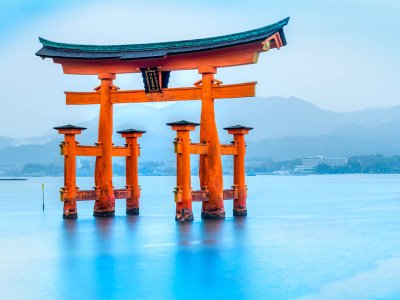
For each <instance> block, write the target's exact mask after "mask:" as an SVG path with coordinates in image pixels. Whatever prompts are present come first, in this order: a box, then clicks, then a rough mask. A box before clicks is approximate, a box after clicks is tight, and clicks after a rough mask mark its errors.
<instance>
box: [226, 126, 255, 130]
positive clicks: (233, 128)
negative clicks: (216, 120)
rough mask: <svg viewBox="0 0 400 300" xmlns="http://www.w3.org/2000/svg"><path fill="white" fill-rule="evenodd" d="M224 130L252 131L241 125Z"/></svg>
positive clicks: (250, 128)
mask: <svg viewBox="0 0 400 300" xmlns="http://www.w3.org/2000/svg"><path fill="white" fill-rule="evenodd" d="M224 129H225V130H253V127H247V126H243V125H235V126H230V127H225V128H224Z"/></svg>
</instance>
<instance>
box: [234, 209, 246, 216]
mask: <svg viewBox="0 0 400 300" xmlns="http://www.w3.org/2000/svg"><path fill="white" fill-rule="evenodd" d="M233 216H234V217H246V216H247V209H246V208H244V209H243V208H240V209H233Z"/></svg>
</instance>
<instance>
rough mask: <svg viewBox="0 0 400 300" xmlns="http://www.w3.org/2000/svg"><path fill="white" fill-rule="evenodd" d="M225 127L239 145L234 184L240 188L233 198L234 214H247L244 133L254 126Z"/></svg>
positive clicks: (234, 160)
mask: <svg viewBox="0 0 400 300" xmlns="http://www.w3.org/2000/svg"><path fill="white" fill-rule="evenodd" d="M224 129H225V130H228V133H229V134H233V143H234V145H236V147H237V153H236V155H234V158H233V184H234V186H235V187H237V189H238V198H237V199H234V200H233V216H234V217H240V216H247V207H246V198H247V186H246V171H245V162H244V158H245V155H246V142H245V140H244V135H245V134H248V133H249V131H250V130H252V129H253V128H251V127H245V126H241V125H236V126H232V127H226V128H224Z"/></svg>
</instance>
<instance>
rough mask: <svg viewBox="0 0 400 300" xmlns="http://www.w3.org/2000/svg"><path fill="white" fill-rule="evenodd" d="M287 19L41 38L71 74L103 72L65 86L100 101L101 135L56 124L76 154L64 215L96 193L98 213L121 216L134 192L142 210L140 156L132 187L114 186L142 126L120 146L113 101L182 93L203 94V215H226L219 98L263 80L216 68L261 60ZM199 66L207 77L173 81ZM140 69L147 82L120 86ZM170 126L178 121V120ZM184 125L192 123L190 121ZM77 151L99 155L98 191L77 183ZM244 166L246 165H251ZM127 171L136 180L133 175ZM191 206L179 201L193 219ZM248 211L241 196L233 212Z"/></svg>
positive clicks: (276, 44) (133, 156) (242, 93)
mask: <svg viewBox="0 0 400 300" xmlns="http://www.w3.org/2000/svg"><path fill="white" fill-rule="evenodd" d="M288 21H289V18H286V19H284V20H281V21H279V22H277V23H274V24H272V25H269V26H265V27H262V28H259V29H255V30H250V31H246V32H241V33H235V34H231V35H225V36H219V37H212V38H206V39H196V40H187V41H177V42H164V43H151V44H131V45H110V46H98V45H77V44H66V43H57V42H52V41H49V40H45V39H42V38H39V41H40V43H41V44H42V46H43V47H42V48H41V49H40V50H39V51H38V52H37V53H36V55H37V56H40V57H42V58H43V59H44V58H52V59H53V61H54V62H55V63H58V64H61V65H62V68H63V71H64V73H65V74H77V75H98V78H99V79H100V85H99V86H98V87H96V88H95V92H66V93H65V94H66V104H67V105H84V104H100V116H99V129H98V143H97V144H96V145H95V146H77V145H76V144H75V143H76V142H75V134H79V133H80V132H81V130H83V129H85V128H81V127H75V126H71V125H68V126H61V127H56V129H57V130H59V132H60V133H62V134H65V140H64V143H63V144H62V154H63V155H65V156H68V155H70V158H68V159H67V157H66V161H65V186H64V188H63V190H62V200H63V201H64V214H63V216H64V218H77V211H76V201H77V200H89V199H91V200H95V206H94V216H96V217H107V216H114V204H115V199H116V198H124V199H129V200H128V202H129V201H131V204H132V203H133V204H132V205H133V207H131V208H129V209H128V207H127V213H128V214H129V212H130V213H131V214H137V213H138V209H139V207H138V197H139V187H138V184H137V180H136V177H137V170H135V169H134V168H135V166H136V168H137V161H136V163H133V164H132V163H131V168H130V169H129V168H127V187H126V189H119V190H114V189H113V185H112V157H113V156H125V157H127V161H128V159H130V160H131V161H135V160H137V156H138V144H137V138H138V137H139V136H140V135H141V134H142V133H143V132H141V131H137V130H133V129H131V130H127V131H123V132H120V133H121V134H122V135H123V136H125V137H126V138H127V144H128V145H131V146H129V147H116V146H113V143H112V132H113V104H119V103H142V102H164V101H181V100H201V101H202V106H201V118H200V142H201V143H203V144H205V145H207V151H206V152H201V151H200V150H197V152H194V153H197V154H200V164H199V176H200V185H201V188H202V189H203V190H207V199H206V200H207V201H203V202H202V218H224V217H225V210H224V203H223V200H224V189H223V178H222V163H221V151H222V150H221V149H223V148H224V147H223V146H222V145H220V142H219V138H218V131H217V126H216V120H215V114H214V99H226V98H241V97H254V96H255V85H256V82H247V83H239V84H230V85H223V84H222V82H221V81H219V80H217V79H215V78H214V74H216V73H217V69H218V68H222V67H232V66H240V65H245V64H254V63H257V60H258V55H259V53H261V52H266V51H268V50H270V49H273V48H278V49H279V48H280V47H282V46H285V45H286V39H285V35H284V32H283V27H284V26H285V25H287V23H288ZM193 69H197V70H198V73H199V74H201V75H202V77H201V79H200V80H199V81H197V82H196V83H194V87H184V88H168V81H169V76H170V72H171V71H178V70H193ZM138 72H141V73H142V75H143V81H144V85H145V89H144V90H132V91H120V90H119V88H118V87H116V86H115V85H114V84H113V80H114V79H115V78H116V74H122V73H138ZM189 123H190V122H189ZM171 126H173V129H174V125H173V123H171ZM176 126H178V125H175V130H178V131H179V128H178V127H176ZM183 126H186V127H185V128H188V127H187V126H189V125H187V124H186V125H183ZM192 126H193V124H192ZM189 127H190V126H189ZM246 128H247V127H240V126H239V127H238V128H234V127H230V128H227V130H228V131H229V132H230V133H232V134H235V132H236V133H237V132H241V133H240V134H244V133H246V130H247V132H248V130H249V129H251V128H247V129H246ZM188 130H190V129H188ZM235 130H236V131H235ZM237 130H239V131H237ZM178 134H179V132H178ZM240 134H239V135H240ZM128 138H131V139H133V140H134V141H135V146H132V141H131V142H128ZM240 141H242V140H240ZM243 143H244V140H243ZM243 145H244V144H243ZM243 147H244V146H243ZM228 152H229V151H228ZM235 153H236V152H235ZM222 154H223V153H222ZM230 154H234V152H231V153H230ZM76 155H87V156H96V170H95V185H96V187H95V190H94V191H79V190H77V188H76V183H75V182H76V181H75V170H73V169H74V168H75V156H76ZM238 165H241V164H238ZM240 168H241V167H240ZM243 168H244V165H243ZM71 170H72V171H71ZM132 172H133V173H132ZM241 172H243V173H244V169H243V170H242V171H241ZM128 173H129V174H128ZM128 177H129V180H130V183H131V184H130V183H129V182H128ZM243 177H244V174H243ZM240 180H242V179H240ZM243 180H244V179H243ZM243 180H242V181H243ZM132 184H133V186H132ZM243 184H244V181H243V182H242V185H243ZM243 188H245V187H244V186H243ZM203 196H204V195H203ZM199 197H200V196H199ZM132 199H136V200H132ZM132 201H133V202H132ZM235 203H236V202H235ZM238 203H239V202H238ZM128 206H129V205H128ZM190 214H191V211H190V213H189V216H181V213H180V211H179V210H178V205H177V216H176V218H177V220H192V219H193V216H190ZM246 214H247V211H246V208H245V206H244V207H243V205H242V206H240V205H239V204H238V206H236V204H235V206H234V215H237V216H239V215H246Z"/></svg>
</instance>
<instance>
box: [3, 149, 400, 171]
mask: <svg viewBox="0 0 400 300" xmlns="http://www.w3.org/2000/svg"><path fill="white" fill-rule="evenodd" d="M298 165H301V159H293V160H285V161H274V160H272V159H265V158H249V159H248V160H247V161H246V171H247V173H251V174H270V173H272V172H275V171H288V172H290V171H292V170H294V168H295V167H296V166H298ZM223 168H224V173H225V174H227V175H229V174H232V171H233V162H232V159H224V160H223ZM113 172H114V175H116V176H124V175H125V166H124V164H123V163H115V164H114V165H113ZM175 172H176V166H175V161H144V162H140V164H139V174H141V175H152V176H157V175H159V176H167V175H175ZM197 172H198V170H197V164H196V163H194V164H193V166H192V174H193V175H195V174H197ZM93 173H94V163H93V161H86V160H82V161H81V163H80V164H79V166H78V168H77V175H78V176H93ZM351 173H363V174H400V156H383V155H380V154H377V155H362V156H352V157H349V158H348V163H347V164H346V165H344V166H337V167H332V166H329V165H324V164H321V165H318V166H317V167H316V169H315V174H351ZM63 174H64V165H63V164H60V163H49V164H25V165H24V166H23V167H20V168H15V167H2V168H0V176H14V175H15V176H63Z"/></svg>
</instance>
